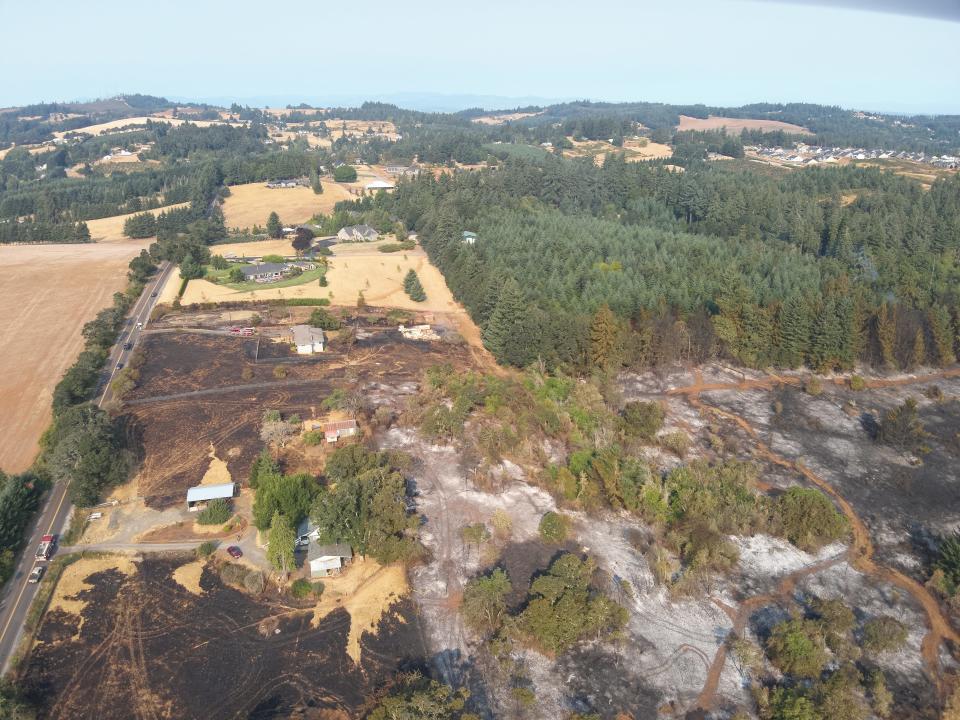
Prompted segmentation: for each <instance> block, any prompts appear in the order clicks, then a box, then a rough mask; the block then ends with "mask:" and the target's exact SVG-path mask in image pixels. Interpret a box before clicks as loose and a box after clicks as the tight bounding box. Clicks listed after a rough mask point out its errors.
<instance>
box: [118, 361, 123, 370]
mask: <svg viewBox="0 0 960 720" xmlns="http://www.w3.org/2000/svg"><path fill="white" fill-rule="evenodd" d="M117 370H123V363H122V362H118V363H117Z"/></svg>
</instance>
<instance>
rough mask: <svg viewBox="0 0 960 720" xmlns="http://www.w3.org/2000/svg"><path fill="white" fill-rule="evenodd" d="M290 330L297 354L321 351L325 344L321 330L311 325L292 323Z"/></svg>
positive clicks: (310, 353) (311, 353)
mask: <svg viewBox="0 0 960 720" xmlns="http://www.w3.org/2000/svg"><path fill="white" fill-rule="evenodd" d="M290 330H291V332H292V333H293V344H294V345H296V346H297V354H298V355H313V354H314V353H318V352H323V350H324V347H325V346H326V337H325V336H324V334H323V330H321V329H320V328H315V327H313V326H312V325H294V326H293V327H292V328H290Z"/></svg>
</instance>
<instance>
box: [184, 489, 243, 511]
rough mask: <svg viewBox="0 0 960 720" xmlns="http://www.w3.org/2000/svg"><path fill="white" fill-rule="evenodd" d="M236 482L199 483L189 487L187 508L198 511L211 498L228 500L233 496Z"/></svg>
mask: <svg viewBox="0 0 960 720" xmlns="http://www.w3.org/2000/svg"><path fill="white" fill-rule="evenodd" d="M235 489H236V483H232V482H231V483H221V484H219V485H197V486H196V487H192V488H188V489H187V510H189V511H190V512H196V511H197V510H202V509H203V508H204V507H206V505H207V503H208V502H210V501H211V500H221V499H223V500H226V499H227V498H232V497H233V494H234V491H235Z"/></svg>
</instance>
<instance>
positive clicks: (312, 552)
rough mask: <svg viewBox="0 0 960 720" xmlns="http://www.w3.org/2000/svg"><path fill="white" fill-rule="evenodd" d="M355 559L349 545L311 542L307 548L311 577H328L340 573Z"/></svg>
mask: <svg viewBox="0 0 960 720" xmlns="http://www.w3.org/2000/svg"><path fill="white" fill-rule="evenodd" d="M352 559H353V550H352V549H351V548H350V546H349V545H344V544H336V545H317V543H310V546H309V547H308V548H307V564H308V565H310V577H327V576H328V575H336V574H338V573H339V572H340V571H341V570H342V569H343V568H344V567H346V566H347V565H349V564H350V561H351V560H352Z"/></svg>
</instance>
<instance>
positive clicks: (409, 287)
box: [403, 269, 427, 302]
mask: <svg viewBox="0 0 960 720" xmlns="http://www.w3.org/2000/svg"><path fill="white" fill-rule="evenodd" d="M403 289H404V291H405V292H406V293H407V295H409V296H410V299H411V300H413V301H414V302H423V301H424V300H426V299H427V294H426V293H425V292H424V291H423V285H421V284H420V278H419V277H417V273H416V271H414V270H413V269H411V270H409V271H407V274H406V276H405V277H404V278H403Z"/></svg>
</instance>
